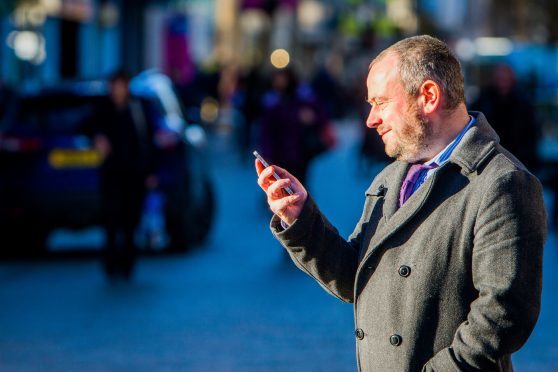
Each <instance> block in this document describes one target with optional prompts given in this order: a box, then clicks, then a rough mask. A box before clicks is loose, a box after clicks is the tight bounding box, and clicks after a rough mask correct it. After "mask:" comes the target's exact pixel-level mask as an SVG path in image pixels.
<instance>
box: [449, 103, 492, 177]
mask: <svg viewBox="0 0 558 372" xmlns="http://www.w3.org/2000/svg"><path fill="white" fill-rule="evenodd" d="M469 114H470V115H472V116H473V117H475V119H476V124H475V125H473V126H472V127H471V128H470V129H469V130H468V131H467V132H466V133H465V135H464V136H463V138H462V139H461V142H459V144H458V145H457V147H456V148H455V149H454V150H453V152H452V154H451V155H450V158H449V161H450V162H452V163H454V164H457V165H458V166H459V167H460V168H461V169H462V173H463V174H465V175H468V174H470V173H473V172H475V171H476V170H477V169H478V167H479V166H481V165H482V163H484V161H485V160H486V159H487V158H488V157H489V155H490V154H491V153H492V151H494V149H495V148H496V145H497V144H498V143H499V142H500V138H499V137H498V135H497V134H496V132H495V131H494V129H492V127H491V126H490V124H488V121H487V120H486V117H485V116H484V115H483V114H482V113H481V112H475V111H472V112H470V113H469Z"/></svg>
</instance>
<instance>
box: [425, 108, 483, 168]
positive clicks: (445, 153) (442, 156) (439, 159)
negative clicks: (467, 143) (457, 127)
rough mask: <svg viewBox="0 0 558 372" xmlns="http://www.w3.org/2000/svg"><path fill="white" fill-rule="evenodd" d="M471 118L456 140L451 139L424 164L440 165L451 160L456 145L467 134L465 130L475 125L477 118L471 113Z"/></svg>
mask: <svg viewBox="0 0 558 372" xmlns="http://www.w3.org/2000/svg"><path fill="white" fill-rule="evenodd" d="M469 118H470V120H469V123H467V125H466V126H465V128H463V129H462V130H461V132H459V133H458V134H457V136H456V137H455V138H454V140H453V141H451V142H450V143H449V145H447V146H446V147H445V148H444V149H443V150H442V151H440V152H439V153H438V154H437V155H436V156H435V157H434V158H433V159H432V160H430V161H427V162H426V163H424V165H433V164H436V166H438V167H440V166H442V165H443V164H444V163H446V162H447V161H448V160H449V157H450V155H451V153H452V152H453V150H454V149H455V147H456V146H457V145H458V144H459V142H460V141H461V139H462V138H463V136H464V135H465V132H467V131H468V130H469V128H471V127H472V126H473V125H475V122H476V119H475V118H474V117H473V116H471V115H469Z"/></svg>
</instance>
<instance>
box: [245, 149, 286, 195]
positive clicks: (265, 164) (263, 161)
mask: <svg viewBox="0 0 558 372" xmlns="http://www.w3.org/2000/svg"><path fill="white" fill-rule="evenodd" d="M252 154H254V156H255V157H256V158H258V160H259V161H260V162H261V163H262V164H263V166H264V167H266V168H267V167H269V163H268V162H267V161H265V159H264V158H262V156H261V155H260V154H258V152H257V151H254V152H253V153H252ZM273 177H274V178H275V179H276V180H278V181H279V180H280V179H281V177H279V175H278V174H277V173H275V172H273ZM283 190H285V191H286V192H287V194H289V195H293V194H294V192H293V189H291V188H290V187H289V186H287V187H284V188H283Z"/></svg>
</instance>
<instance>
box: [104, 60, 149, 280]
mask: <svg viewBox="0 0 558 372" xmlns="http://www.w3.org/2000/svg"><path fill="white" fill-rule="evenodd" d="M109 83H110V84H109V86H110V92H109V93H110V96H109V99H108V100H107V102H106V104H105V105H104V107H102V108H101V110H100V113H99V115H98V117H97V120H96V122H95V123H94V125H95V129H94V130H93V132H94V133H95V136H94V141H95V147H96V148H97V150H98V151H99V152H100V153H101V156H102V157H103V159H104V161H103V164H102V167H101V170H100V176H101V193H102V198H103V205H102V207H103V220H104V221H103V223H104V226H105V231H106V239H107V242H106V249H105V261H104V269H105V273H106V274H107V277H108V278H109V279H119V278H122V279H129V278H130V276H131V275H132V272H133V269H134V262H135V243H134V232H135V229H136V226H137V225H138V223H139V220H140V217H141V212H142V206H143V200H144V195H145V186H146V183H147V184H150V183H153V182H156V181H153V180H152V178H154V176H150V175H149V174H150V171H151V168H152V163H153V148H152V147H153V133H152V131H151V129H150V128H151V127H150V126H149V125H148V123H147V122H146V120H147V118H146V116H145V114H144V111H143V108H142V106H141V103H140V102H139V101H138V100H136V99H132V98H131V97H130V92H129V87H128V85H129V77H128V75H127V74H126V73H125V72H123V71H118V72H116V73H114V74H113V75H112V76H111V78H110V81H109Z"/></svg>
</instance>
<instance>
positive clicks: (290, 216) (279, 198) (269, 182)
mask: <svg viewBox="0 0 558 372" xmlns="http://www.w3.org/2000/svg"><path fill="white" fill-rule="evenodd" d="M256 171H257V172H258V185H260V187H261V188H262V189H263V190H264V191H265V193H266V194H267V204H269V208H270V209H271V211H272V212H273V213H275V214H276V215H277V216H278V217H279V218H281V219H282V220H283V221H284V222H285V223H287V224H288V225H292V224H293V223H294V221H295V220H296V219H297V218H298V216H299V215H300V212H301V211H302V207H303V206H304V203H305V202H306V199H307V198H308V193H307V192H306V189H305V188H304V186H302V184H301V183H300V182H299V181H298V180H297V179H296V178H295V177H294V176H293V175H291V174H290V173H289V172H287V171H286V170H284V169H283V168H280V167H277V166H275V165H271V166H269V167H267V168H264V166H263V164H262V163H261V162H260V161H259V160H257V159H256ZM274 171H275V172H276V173H277V174H278V175H279V177H280V179H279V180H276V179H275V177H273V172H274ZM287 186H289V187H290V188H291V189H292V190H293V192H294V194H293V195H289V194H287V192H286V191H285V190H284V189H283V188H284V187H287Z"/></svg>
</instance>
